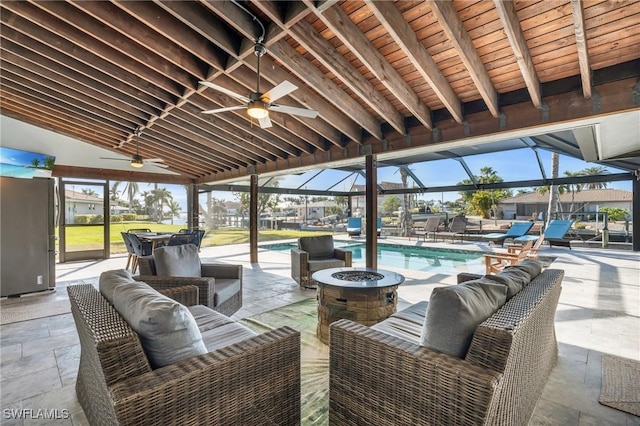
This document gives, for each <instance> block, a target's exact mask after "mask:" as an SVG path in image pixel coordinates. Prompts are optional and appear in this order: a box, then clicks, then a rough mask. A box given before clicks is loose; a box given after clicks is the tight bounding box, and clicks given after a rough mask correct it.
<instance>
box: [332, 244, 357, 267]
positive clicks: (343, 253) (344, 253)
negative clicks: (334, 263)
mask: <svg viewBox="0 0 640 426" xmlns="http://www.w3.org/2000/svg"><path fill="white" fill-rule="evenodd" d="M333 256H334V257H335V258H336V259H340V260H344V266H351V264H352V259H353V252H352V251H351V250H343V249H339V248H334V249H333Z"/></svg>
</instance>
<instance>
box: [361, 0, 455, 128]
mask: <svg viewBox="0 0 640 426" xmlns="http://www.w3.org/2000/svg"><path fill="white" fill-rule="evenodd" d="M366 3H367V5H368V6H369V8H370V9H371V10H372V11H373V13H374V15H375V16H376V18H378V21H380V23H381V24H382V26H384V28H385V29H386V30H387V32H388V33H389V34H390V35H391V37H393V39H394V40H395V42H396V43H397V44H398V46H400V48H401V49H402V51H403V53H404V54H405V55H406V56H407V58H408V59H409V60H410V61H411V64H412V65H413V66H414V68H415V69H416V70H417V71H418V72H419V73H420V75H421V76H422V78H424V79H425V81H426V82H427V83H428V84H429V86H431V89H432V90H433V91H434V92H435V94H436V95H437V96H438V98H439V99H440V100H441V101H442V103H443V104H444V106H445V108H447V110H448V111H449V112H450V113H451V116H452V117H453V119H454V120H456V121H457V122H458V123H462V120H463V117H462V104H461V103H460V99H458V96H457V95H456V93H455V92H454V91H453V89H452V88H451V86H450V85H449V82H448V81H447V79H446V78H445V77H444V75H443V74H442V72H441V71H440V69H439V68H438V65H437V64H436V62H435V61H434V60H433V58H432V57H431V55H430V54H429V52H427V49H425V47H424V46H423V45H422V43H421V42H420V40H418V37H417V36H416V34H415V32H414V31H413V29H412V28H411V26H410V25H409V23H408V22H407V21H406V20H405V18H404V16H402V13H400V10H398V8H397V7H396V5H395V4H394V3H392V2H389V1H372V0H366Z"/></svg>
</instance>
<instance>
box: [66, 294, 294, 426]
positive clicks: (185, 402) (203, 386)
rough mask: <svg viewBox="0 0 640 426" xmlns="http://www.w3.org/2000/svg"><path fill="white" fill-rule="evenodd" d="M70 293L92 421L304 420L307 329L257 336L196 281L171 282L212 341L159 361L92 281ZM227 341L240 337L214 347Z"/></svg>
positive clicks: (81, 388) (82, 398) (80, 384)
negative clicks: (214, 305)
mask: <svg viewBox="0 0 640 426" xmlns="http://www.w3.org/2000/svg"><path fill="white" fill-rule="evenodd" d="M125 285H127V284H125ZM150 291H154V290H152V289H151V290H150ZM68 293H69V299H70V301H71V310H72V313H73V317H74V320H75V323H76V327H77V330H78V334H79V336H80V345H81V354H80V365H79V368H78V377H77V381H76V393H77V397H78V400H79V402H80V404H81V405H82V408H83V409H84V412H85V414H86V416H87V418H88V420H89V423H90V424H91V425H136V426H138V425H159V424H162V425H196V424H201V425H212V424H221V425H222V424H225V425H250V424H255V425H257V424H265V425H266V424H270V425H271V424H273V425H276V424H277V425H298V424H300V334H299V332H297V331H295V330H293V329H291V328H288V327H282V328H278V329H276V330H273V331H270V332H267V333H264V334H261V335H256V334H255V333H253V332H251V331H250V330H248V329H246V327H244V326H241V325H239V324H237V323H235V322H234V321H231V320H230V319H229V318H227V317H225V316H224V315H222V314H219V313H217V312H215V311H213V310H212V309H210V308H207V307H205V306H202V305H195V304H197V303H198V288H197V287H196V286H192V285H188V286H183V287H172V288H167V289H163V290H162V294H164V295H167V296H169V297H171V298H173V299H174V300H176V301H178V302H180V303H182V304H183V305H190V307H189V308H188V309H189V311H190V312H191V313H192V315H193V318H194V319H195V321H196V322H197V324H198V328H199V329H200V332H201V334H202V338H203V341H204V343H205V346H206V348H205V353H202V354H200V355H197V356H193V357H190V358H186V359H182V360H179V361H177V362H175V363H173V364H170V365H166V366H162V367H157V368H153V367H152V363H151V362H150V358H149V356H150V355H149V351H148V348H147V346H143V342H144V341H145V340H144V338H143V337H142V335H140V334H138V333H136V332H135V331H134V330H133V328H132V326H130V324H129V323H128V322H127V321H125V320H124V318H123V316H122V315H121V313H120V312H118V310H117V309H116V308H115V306H116V305H117V304H116V305H113V304H112V303H111V302H109V300H108V299H107V298H106V297H105V295H104V294H103V292H100V291H98V290H97V289H96V288H95V287H93V286H92V285H90V284H84V285H76V286H69V287H68ZM114 303H115V302H114ZM170 303H173V302H172V301H171V302H170ZM193 305H195V306H193ZM181 308H184V306H182V307H181ZM208 335H209V338H207V336H208ZM234 336H235V337H234ZM238 336H241V337H238ZM220 340H224V341H225V342H229V340H231V341H235V343H232V344H228V345H226V346H224V344H223V343H218V344H217V346H218V347H217V348H216V349H210V346H211V343H212V342H213V346H216V341H218V342H219V341H220ZM225 344H226V343H225ZM207 351H208V352H207Z"/></svg>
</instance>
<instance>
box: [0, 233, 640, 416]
mask: <svg viewBox="0 0 640 426" xmlns="http://www.w3.org/2000/svg"><path fill="white" fill-rule="evenodd" d="M335 238H336V239H341V240H342V239H344V240H348V239H349V238H348V237H347V236H346V234H345V235H344V236H343V235H336V236H335ZM353 240H354V241H355V240H356V239H353ZM361 240H362V241H364V238H362V239H361ZM379 241H380V242H381V243H383V242H384V243H390V244H406V245H411V246H427V247H440V248H451V249H464V250H478V251H485V252H488V251H495V250H498V249H497V248H494V247H491V246H489V245H488V244H487V243H482V242H467V241H465V242H463V243H460V242H457V243H455V244H450V243H444V242H437V243H435V242H430V241H427V242H426V243H425V242H423V241H422V240H416V239H415V238H412V239H411V240H410V241H409V240H408V239H406V238H396V237H383V238H381V239H380V240H379ZM540 254H541V255H542V256H555V257H556V259H555V261H554V262H553V263H552V264H551V266H550V267H551V268H556V269H563V270H564V271H565V278H564V281H563V285H562V294H561V296H560V302H559V305H558V310H557V314H556V331H557V335H558V341H559V346H560V359H559V362H558V365H557V367H556V368H555V369H554V370H553V371H552V373H551V376H550V378H549V381H548V383H547V386H546V387H545V389H544V392H543V395H542V398H541V399H540V401H539V402H538V405H537V407H536V410H535V412H534V416H533V418H532V420H531V423H530V424H531V425H576V426H577V425H595V424H598V425H627V426H631V425H636V426H638V425H640V418H638V417H636V416H632V415H630V414H626V413H624V412H622V411H618V410H615V409H612V408H609V407H606V406H603V405H600V404H599V403H598V396H599V392H600V384H601V379H602V376H601V356H602V354H605V353H607V354H614V355H619V356H623V357H627V358H631V359H636V360H640V253H634V252H631V251H628V250H615V249H607V250H604V249H597V248H574V249H572V250H569V249H568V248H564V247H559V248H557V247H554V248H549V247H547V246H543V248H542V249H541V251H540ZM201 258H202V259H203V261H207V260H210V261H212V260H215V261H219V262H225V263H237V264H242V265H243V267H244V295H243V296H244V305H243V307H242V309H240V310H239V311H238V312H237V313H236V315H234V317H235V318H243V317H247V316H251V315H254V314H257V313H261V312H264V311H267V310H271V309H274V308H277V307H280V306H284V305H287V304H290V303H293V302H297V301H299V300H303V299H308V298H315V291H313V290H304V289H301V288H300V287H299V286H298V285H297V284H296V283H295V282H294V281H293V279H292V278H291V277H290V254H289V252H288V251H273V250H262V249H261V250H260V251H259V253H258V260H259V263H257V264H251V263H250V262H249V247H248V245H247V244H238V245H231V246H221V247H203V248H202V252H201ZM125 264H126V256H116V257H113V258H111V259H107V260H101V261H92V262H73V263H66V264H58V265H56V276H57V281H58V283H60V284H59V286H58V288H57V291H56V294H57V296H56V297H60V298H66V297H67V296H66V288H65V286H66V285H67V284H74V283H79V282H83V281H85V282H95V279H96V278H97V277H98V276H99V274H100V273H101V272H102V271H105V270H109V269H119V268H123V267H124V265H125ZM355 266H364V264H358V263H356V265H355ZM384 269H391V270H394V271H396V272H399V273H401V274H403V275H404V276H405V278H406V280H405V282H404V283H403V284H402V285H401V286H400V288H399V289H398V295H399V299H400V300H399V304H398V308H399V309H402V308H403V307H404V306H407V305H409V304H411V303H415V302H418V301H420V300H428V298H429V296H430V294H431V292H432V291H433V289H434V288H436V287H439V286H444V285H450V284H455V282H456V277H455V274H454V273H451V272H447V273H442V272H431V273H430V272H424V271H411V270H405V269H401V268H392V267H388V266H384ZM463 270H464V271H468V272H476V273H483V270H484V266H483V265H481V264H478V265H464V266H462V267H460V271H463ZM22 299H24V298H22ZM5 302H6V301H4V300H3V303H5ZM10 302H11V303H21V299H12V300H11V301H10ZM0 334H1V339H2V352H1V353H2V364H1V367H2V368H1V379H2V380H1V382H0V390H1V397H2V408H3V409H5V408H16V407H20V408H22V407H24V408H58V409H62V408H68V409H69V410H70V412H71V419H70V420H69V419H66V420H64V421H59V422H56V423H48V424H67V425H68V424H73V425H86V424H87V422H86V418H85V417H84V414H83V413H82V410H81V408H80V407H79V404H78V402H77V400H76V397H75V390H74V384H75V372H76V371H77V362H78V355H79V346H78V342H77V334H76V333H75V327H74V325H73V320H72V319H71V315H70V314H64V315H57V316H52V317H49V318H44V319H37V320H31V321H23V322H19V323H14V324H8V325H3V326H0ZM2 424H3V425H4V424H28V423H26V422H25V423H21V422H7V421H6V419H3V420H2Z"/></svg>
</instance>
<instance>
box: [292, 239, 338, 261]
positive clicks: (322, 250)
mask: <svg viewBox="0 0 640 426" xmlns="http://www.w3.org/2000/svg"><path fill="white" fill-rule="evenodd" d="M298 247H299V248H300V250H304V251H306V252H307V253H309V259H330V258H332V257H333V237H332V236H331V235H320V236H318V237H300V238H299V239H298Z"/></svg>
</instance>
